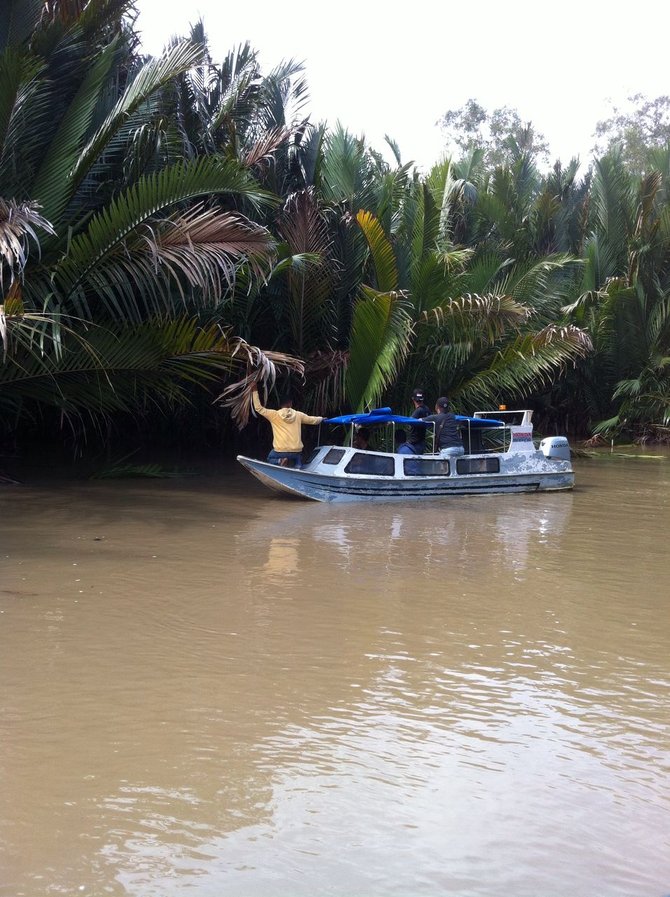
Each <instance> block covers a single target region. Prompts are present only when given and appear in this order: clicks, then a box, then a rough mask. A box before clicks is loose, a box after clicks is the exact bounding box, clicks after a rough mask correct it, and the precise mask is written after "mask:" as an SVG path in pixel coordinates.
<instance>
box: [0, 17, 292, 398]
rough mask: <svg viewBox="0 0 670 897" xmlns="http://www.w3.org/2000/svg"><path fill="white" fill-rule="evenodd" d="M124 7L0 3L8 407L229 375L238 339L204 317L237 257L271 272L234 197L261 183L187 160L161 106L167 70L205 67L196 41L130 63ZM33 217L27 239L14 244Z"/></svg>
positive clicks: (236, 169) (234, 165)
mask: <svg viewBox="0 0 670 897" xmlns="http://www.w3.org/2000/svg"><path fill="white" fill-rule="evenodd" d="M131 9H132V2H131V0H69V2H63V0H51V2H49V3H44V4H42V3H34V2H30V3H26V4H20V3H17V2H14V3H11V4H9V6H5V7H4V8H3V13H2V15H3V17H4V18H3V19H2V21H1V25H0V39H1V40H2V43H1V44H0V46H1V47H2V49H1V52H0V107H1V109H2V114H1V115H0V197H2V196H4V197H5V199H4V200H2V201H1V203H0V240H1V241H2V242H1V243H0V252H1V253H2V262H3V267H2V280H1V281H0V286H1V287H2V288H3V292H4V291H5V290H6V291H7V293H6V296H7V302H8V303H9V306H8V304H7V302H6V303H5V308H4V309H3V313H2V317H0V325H1V327H2V336H3V342H4V344H5V350H6V356H5V362H4V364H3V365H2V366H1V367H0V394H1V396H2V402H3V407H5V408H13V409H14V410H15V411H17V412H18V411H20V409H21V408H24V407H25V402H26V400H27V399H28V398H30V400H31V401H32V402H37V403H39V402H40V401H42V402H44V403H45V404H47V405H49V404H51V405H53V404H56V405H57V406H58V407H60V408H65V409H68V412H72V413H74V412H75V411H79V412H82V411H83V410H84V409H86V410H88V411H90V412H94V411H96V410H100V411H107V410H110V409H111V408H113V407H116V406H118V407H121V406H123V405H124V404H126V403H128V402H129V401H130V398H131V396H135V397H139V398H138V401H140V402H141V401H143V398H142V397H143V396H144V395H146V393H144V392H143V391H142V389H140V390H139V391H138V383H139V380H140V379H141V378H142V377H143V378H144V382H145V384H146V388H151V389H152V390H154V391H155V392H156V396H157V397H158V395H159V394H162V395H163V396H165V397H167V398H168V399H170V400H172V399H174V398H175V397H176V396H178V395H179V394H180V390H179V388H178V387H175V386H174V385H173V381H172V380H171V375H174V377H176V378H179V377H182V378H185V379H187V380H189V381H196V380H200V381H202V382H205V383H206V382H208V381H209V380H210V379H211V377H212V371H218V372H219V374H218V376H220V375H221V372H229V371H230V369H231V367H234V366H235V362H234V360H233V358H234V356H233V352H234V350H235V346H236V343H235V342H234V340H232V338H231V334H230V333H229V331H228V330H224V329H222V328H221V327H220V326H219V325H218V324H217V323H216V321H214V322H213V323H212V324H211V325H210V324H208V323H207V317H210V318H211V317H212V312H213V311H215V310H216V308H217V307H218V306H219V305H220V304H221V301H222V299H223V298H225V296H226V294H228V293H230V292H231V290H232V286H233V284H234V282H235V278H236V276H237V275H238V273H239V272H240V270H242V269H243V270H244V272H245V276H248V277H249V276H250V277H263V276H264V275H265V273H266V272H267V271H268V270H269V265H270V261H271V258H272V255H273V252H274V246H275V243H274V240H273V239H272V238H271V236H270V234H269V232H268V231H267V229H266V228H265V227H263V226H262V225H259V224H257V223H255V222H253V221H252V220H250V219H249V218H248V217H246V216H245V215H243V214H241V213H240V212H239V211H238V210H237V209H236V208H235V205H236V204H237V205H239V204H240V202H244V203H245V204H246V205H247V206H248V207H250V208H261V207H263V206H267V205H269V204H271V203H272V202H273V201H274V199H273V197H272V195H271V194H270V193H269V192H268V191H267V190H265V189H263V188H262V187H261V186H260V185H259V184H258V182H257V181H256V180H255V178H254V177H253V175H252V174H251V173H250V171H249V166H248V165H244V164H242V163H241V162H240V161H239V160H238V159H236V158H231V157H230V155H223V154H212V155H209V156H203V157H197V156H194V157H193V158H184V157H183V152H182V151H181V146H179V145H178V143H177V140H176V134H177V128H176V126H175V125H174V123H173V122H172V121H170V120H169V118H168V117H167V116H166V114H165V112H164V109H163V107H162V101H163V98H164V94H165V92H166V91H168V90H169V89H170V88H171V86H172V85H173V84H174V82H175V80H176V79H178V78H179V77H181V76H184V75H185V73H186V72H189V71H191V70H193V69H194V68H195V69H197V67H198V66H200V65H201V64H203V62H204V52H205V51H204V48H203V46H202V44H199V43H197V42H196V41H193V40H187V41H180V42H176V43H174V44H173V45H172V46H170V47H169V48H168V49H167V50H166V51H165V53H164V54H163V55H162V56H160V57H159V58H156V59H142V58H141V57H138V56H137V54H136V50H135V38H134V35H133V33H132V31H131V30H130V28H129V26H128V25H127V24H126V22H125V19H124V16H125V14H126V13H128V12H129V11H130V10H131ZM182 146H183V143H182ZM212 197H219V200H218V201H217V202H213V201H212ZM38 209H39V212H38ZM36 227H40V228H41V231H42V234H41V237H40V240H39V244H41V252H35V251H33V252H30V253H28V252H27V243H28V242H29V241H30V240H33V242H34V243H37V240H36V234H35V228H36ZM34 238H35V239H34ZM33 248H34V249H35V248H37V247H36V246H34V247H33ZM203 310H205V311H206V314H205V318H204V320H203V323H202V326H200V325H199V324H198V323H197V321H196V319H195V318H194V314H201V313H202V311H203ZM39 316H41V317H39ZM49 321H51V322H52V325H54V327H53V330H52V334H51V339H50V340H47V341H46V342H44V340H42V342H40V343H36V342H35V337H36V328H38V326H39V328H41V330H42V331H43V330H44V326H46V324H47V323H48V322H49ZM152 330H153V335H152ZM12 333H14V334H16V338H15V339H14V340H12V339H11V334H12ZM83 359H88V360H87V361H86V362H85V363H84V361H83ZM120 359H122V361H123V364H122V365H121V366H120V365H119V360H120ZM152 359H153V367H152V363H151V360H152ZM288 363H289V364H290V361H289V362H288ZM124 371H125V372H126V373H128V372H131V373H130V374H129V375H128V376H125V374H124V373H123V372H124ZM198 372H200V373H198ZM110 390H111V391H110ZM112 392H115V393H116V397H115V398H114V399H112V398H110V396H111V394H112ZM103 394H104V395H103ZM87 402H88V405H87Z"/></svg>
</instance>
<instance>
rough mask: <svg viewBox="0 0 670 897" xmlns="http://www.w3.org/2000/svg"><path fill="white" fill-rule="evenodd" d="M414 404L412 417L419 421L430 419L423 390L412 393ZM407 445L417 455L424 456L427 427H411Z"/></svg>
mask: <svg viewBox="0 0 670 897" xmlns="http://www.w3.org/2000/svg"><path fill="white" fill-rule="evenodd" d="M412 402H413V403H414V411H413V412H412V417H416V418H417V419H419V420H420V419H421V418H424V417H428V415H429V414H430V408H429V407H428V405H426V401H425V396H424V394H423V390H422V389H415V390H414V392H413V393H412ZM405 444H406V445H408V446H409V447H410V448H411V449H412V451H413V452H414V454H415V455H423V453H424V452H425V451H426V427H410V428H409V438H408V440H407V442H406V443H405Z"/></svg>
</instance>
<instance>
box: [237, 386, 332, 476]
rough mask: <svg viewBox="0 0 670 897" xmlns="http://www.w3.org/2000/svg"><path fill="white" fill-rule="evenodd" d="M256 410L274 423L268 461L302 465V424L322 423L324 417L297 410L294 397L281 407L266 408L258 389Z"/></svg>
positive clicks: (255, 397) (255, 400)
mask: <svg viewBox="0 0 670 897" xmlns="http://www.w3.org/2000/svg"><path fill="white" fill-rule="evenodd" d="M252 400H253V405H254V411H257V412H258V414H260V415H262V416H263V417H264V418H266V419H267V420H269V421H270V423H271V424H272V451H271V452H270V454H269V455H268V461H270V462H271V463H272V464H282V465H286V464H290V463H291V462H293V466H295V467H302V458H301V452H302V425H303V424H320V423H321V421H322V420H325V418H324V417H310V415H309V414H304V413H303V412H302V411H296V410H295V409H294V407H293V400H292V399H289V398H287V399H284V401H283V402H282V404H281V408H280V409H279V410H278V411H275V410H274V409H273V408H264V407H263V406H262V405H261V400H260V398H259V395H258V390H256V389H255V390H254V391H253V393H252Z"/></svg>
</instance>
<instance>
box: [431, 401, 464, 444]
mask: <svg viewBox="0 0 670 897" xmlns="http://www.w3.org/2000/svg"><path fill="white" fill-rule="evenodd" d="M425 420H426V421H431V422H432V423H434V424H435V451H436V452H439V453H440V454H441V455H443V456H445V455H446V456H447V457H448V456H450V455H464V454H465V449H464V448H463V440H462V439H461V434H460V433H459V432H458V423H457V421H456V415H455V414H453V413H452V412H451V411H449V399H448V398H447V397H446V396H440V398H439V399H438V400H437V402H435V414H429V415H428V416H427V417H426V418H425Z"/></svg>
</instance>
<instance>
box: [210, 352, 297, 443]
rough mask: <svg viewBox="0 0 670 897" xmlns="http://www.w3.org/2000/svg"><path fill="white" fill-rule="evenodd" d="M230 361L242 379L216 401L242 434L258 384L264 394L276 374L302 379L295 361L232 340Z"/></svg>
mask: <svg viewBox="0 0 670 897" xmlns="http://www.w3.org/2000/svg"><path fill="white" fill-rule="evenodd" d="M231 358H232V360H233V362H234V363H235V364H236V365H239V366H240V367H243V368H245V374H244V376H243V377H242V378H241V379H240V380H238V381H236V382H235V383H231V384H230V386H227V387H226V388H225V389H224V391H223V392H222V393H221V395H220V396H218V398H217V399H215V401H216V402H221V403H222V404H223V405H224V407H226V408H230V412H231V417H232V418H233V420H234V421H235V423H236V424H237V426H238V428H239V429H240V430H241V429H243V428H244V427H246V425H247V424H248V423H249V415H250V413H251V408H252V404H251V394H252V393H253V391H254V390H255V389H258V384H259V383H260V384H261V385H262V386H263V387H265V389H266V390H270V389H272V387H273V386H274V384H275V382H276V380H277V373H278V371H282V370H283V371H286V372H292V373H295V374H298V375H299V376H300V377H303V376H304V374H305V365H304V364H303V362H302V361H300V359H298V358H294V357H293V356H291V355H286V354H284V353H283V352H265V351H263V350H262V349H259V348H258V347H257V346H250V345H249V343H247V342H246V340H243V339H235V340H233V343H232V352H231Z"/></svg>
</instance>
